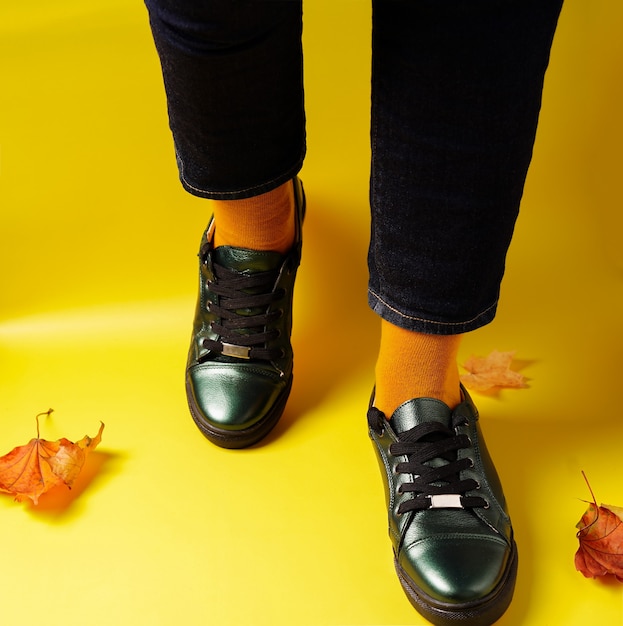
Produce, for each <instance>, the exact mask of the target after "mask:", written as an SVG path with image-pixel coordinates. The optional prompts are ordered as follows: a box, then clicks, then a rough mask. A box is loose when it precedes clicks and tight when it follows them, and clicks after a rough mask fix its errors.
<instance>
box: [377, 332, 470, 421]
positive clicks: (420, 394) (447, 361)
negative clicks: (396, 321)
mask: <svg viewBox="0 0 623 626" xmlns="http://www.w3.org/2000/svg"><path fill="white" fill-rule="evenodd" d="M460 342H461V336H460V335H428V334H423V333H418V332H415V331H410V330H406V329H404V328H400V327H398V326H394V325H393V324H389V323H388V322H386V321H385V320H383V321H382V332H381V346H380V349H379V357H378V360H377V364H376V395H375V406H376V407H377V408H378V409H379V410H381V411H383V413H385V415H386V416H387V417H388V418H389V417H390V416H391V415H392V414H393V412H394V411H395V410H396V409H397V408H398V407H399V406H400V405H401V404H403V403H404V402H407V401H408V400H411V399H413V398H435V399H437V400H441V401H442V402H444V403H445V404H447V405H448V406H449V407H450V408H454V407H455V406H456V405H457V404H459V403H460V402H461V391H460V382H459V369H458V365H457V353H458V349H459V346H460Z"/></svg>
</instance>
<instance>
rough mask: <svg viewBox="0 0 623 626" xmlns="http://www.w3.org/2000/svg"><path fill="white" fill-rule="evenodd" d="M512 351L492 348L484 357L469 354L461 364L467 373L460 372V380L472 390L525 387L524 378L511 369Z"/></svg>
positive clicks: (482, 390) (513, 354) (485, 390)
mask: <svg viewBox="0 0 623 626" xmlns="http://www.w3.org/2000/svg"><path fill="white" fill-rule="evenodd" d="M514 356H515V353H514V352H498V351H497V350H493V352H491V354H489V355H488V356H486V357H480V356H471V357H470V358H469V359H467V361H466V362H465V363H464V364H463V367H464V368H465V369H466V370H467V374H461V382H462V383H463V384H464V385H465V386H466V387H467V388H468V389H471V390H472V391H477V392H481V393H484V392H487V391H490V390H491V389H495V388H501V387H506V388H513V389H522V388H524V387H527V384H526V378H525V377H524V376H523V375H522V374H520V373H519V372H515V371H513V370H512V369H511V365H512V362H513V357H514Z"/></svg>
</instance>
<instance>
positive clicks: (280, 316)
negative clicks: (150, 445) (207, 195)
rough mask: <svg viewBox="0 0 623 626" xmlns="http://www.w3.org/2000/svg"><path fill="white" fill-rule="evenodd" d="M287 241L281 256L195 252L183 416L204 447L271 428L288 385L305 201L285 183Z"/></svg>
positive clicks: (238, 441)
mask: <svg viewBox="0 0 623 626" xmlns="http://www.w3.org/2000/svg"><path fill="white" fill-rule="evenodd" d="M293 184H294V191H295V194H294V196H295V202H296V215H297V219H296V234H295V243H294V245H293V246H292V248H291V249H290V251H289V252H288V253H287V254H285V255H284V254H280V253H278V252H271V251H268V252H267V251H257V250H247V249H244V248H235V247H231V246H219V247H218V248H214V247H213V243H212V239H213V232H214V220H213V219H212V220H211V221H210V224H209V226H208V228H207V230H206V232H205V233H204V236H203V239H202V245H201V249H200V252H199V261H200V263H199V267H200V276H199V280H200V285H199V297H198V300H197V307H196V311H195V319H194V325H193V334H192V340H191V345H190V350H189V354H188V363H187V367H186V394H187V397H188V405H189V408H190V412H191V415H192V417H193V419H194V420H195V423H196V424H197V426H198V427H199V430H201V432H202V433H203V434H204V435H205V436H206V437H207V438H208V439H210V441H212V442H213V443H215V444H216V445H218V446H221V447H224V448H243V447H246V446H250V445H252V444H254V443H256V442H258V441H259V440H260V439H262V438H263V437H265V436H266V435H267V434H268V433H269V432H270V430H271V429H272V428H273V427H274V426H275V425H276V424H277V422H278V421H279V418H280V417H281V415H282V413H283V410H284V408H285V405H286V402H287V400H288V396H289V395H290V389H291V387H292V378H293V376H292V367H293V354H292V346H291V343H290V335H291V331H292V297H293V290H294V280H295V278H296V271H297V268H298V265H299V262H300V258H301V243H302V241H301V226H302V222H303V216H304V213H305V195H304V192H303V186H302V184H301V182H300V180H299V179H298V178H295V179H294V180H293Z"/></svg>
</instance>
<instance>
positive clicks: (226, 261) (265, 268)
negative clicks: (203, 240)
mask: <svg viewBox="0 0 623 626" xmlns="http://www.w3.org/2000/svg"><path fill="white" fill-rule="evenodd" d="M212 258H213V259H214V261H215V262H216V263H218V264H219V265H222V266H223V267H227V268H228V269H230V270H234V271H236V272H245V273H252V272H269V271H271V270H275V269H277V268H278V267H279V266H280V265H281V263H282V262H283V255H281V254H280V253H279V252H272V251H270V250H268V251H266V250H247V249H246V248H234V247H232V246H219V247H218V248H215V249H214V253H213V257H212Z"/></svg>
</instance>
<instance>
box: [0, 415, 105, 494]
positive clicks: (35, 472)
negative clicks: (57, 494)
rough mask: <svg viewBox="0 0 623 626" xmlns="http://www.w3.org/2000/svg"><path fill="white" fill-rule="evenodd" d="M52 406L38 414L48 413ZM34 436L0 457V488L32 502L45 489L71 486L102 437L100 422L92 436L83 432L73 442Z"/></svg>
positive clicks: (102, 427) (102, 425) (102, 428)
mask: <svg viewBox="0 0 623 626" xmlns="http://www.w3.org/2000/svg"><path fill="white" fill-rule="evenodd" d="M51 412H52V409H50V410H49V411H46V412H45V413H40V415H49V414H50V413H51ZM36 420H37V437H36V439H31V440H30V441H29V442H28V443H27V444H26V445H24V446H18V447H17V448H14V449H13V450H11V452H9V453H8V454H5V455H4V456H3V457H0V491H4V492H5V493H11V494H13V495H14V496H15V499H16V500H22V499H23V498H24V497H28V498H30V499H31V500H32V501H33V502H34V503H35V504H37V502H38V501H39V496H40V495H41V494H43V493H45V492H46V491H49V490H50V489H52V487H56V486H57V485H61V484H65V485H67V486H68V487H71V486H72V484H73V482H74V480H75V479H76V478H77V476H78V474H79V473H80V470H81V469H82V467H83V465H84V462H85V460H86V458H87V456H88V454H89V452H91V450H93V449H94V448H95V447H96V446H97V445H98V444H99V442H100V441H101V439H102V431H103V430H104V424H103V423H102V424H101V425H100V429H99V431H98V433H97V435H95V437H88V436H85V437H83V438H82V439H80V441H76V443H73V442H71V441H69V439H65V438H62V439H58V440H57V441H46V440H45V439H40V438H39V415H37V418H36Z"/></svg>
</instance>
